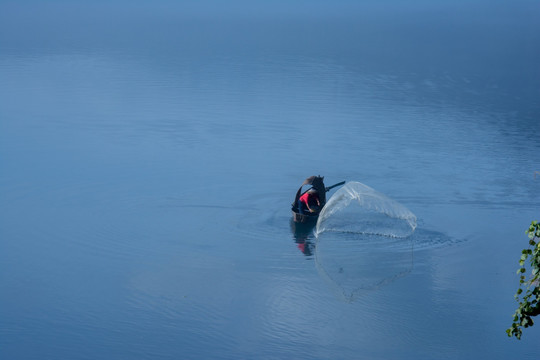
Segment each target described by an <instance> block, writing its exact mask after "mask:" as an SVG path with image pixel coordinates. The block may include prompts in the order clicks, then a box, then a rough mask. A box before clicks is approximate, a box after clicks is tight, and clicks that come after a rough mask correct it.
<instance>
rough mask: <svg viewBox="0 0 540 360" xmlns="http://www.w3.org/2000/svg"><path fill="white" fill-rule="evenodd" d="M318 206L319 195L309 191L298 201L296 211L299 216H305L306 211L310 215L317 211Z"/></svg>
mask: <svg viewBox="0 0 540 360" xmlns="http://www.w3.org/2000/svg"><path fill="white" fill-rule="evenodd" d="M320 206H321V202H320V200H319V193H318V192H317V190H315V189H309V190H308V191H306V192H305V193H304V194H303V195H302V196H300V199H298V211H299V212H300V214H305V213H306V210H307V211H308V212H310V213H316V212H318V211H319V208H320Z"/></svg>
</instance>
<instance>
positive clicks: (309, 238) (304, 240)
mask: <svg viewBox="0 0 540 360" xmlns="http://www.w3.org/2000/svg"><path fill="white" fill-rule="evenodd" d="M291 226H292V228H291V230H292V233H293V237H294V242H295V243H296V246H298V249H300V251H301V252H302V253H303V254H304V255H306V256H312V255H313V252H314V251H315V243H314V242H313V227H314V225H312V224H302V223H295V222H292V221H291Z"/></svg>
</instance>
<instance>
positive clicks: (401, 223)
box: [315, 182, 416, 302]
mask: <svg viewBox="0 0 540 360" xmlns="http://www.w3.org/2000/svg"><path fill="white" fill-rule="evenodd" d="M415 229H416V216H415V215H414V214H413V213H412V212H411V211H410V210H408V209H407V208H406V207H404V206H403V205H401V204H399V203H398V202H396V201H394V200H392V199H390V198H388V197H386V196H385V195H383V194H381V193H379V192H377V191H375V190H374V189H372V188H370V187H369V186H366V185H364V184H362V183H359V182H350V183H348V184H347V185H345V186H344V187H343V188H341V189H340V190H338V191H337V192H336V193H335V194H334V195H333V196H332V198H331V199H330V200H329V201H328V202H327V203H326V205H325V207H324V209H323V211H322V212H321V214H320V215H319V220H318V222H317V227H316V231H315V236H316V239H317V240H316V247H315V263H316V265H317V270H318V272H319V274H320V275H321V276H322V277H323V278H324V279H325V280H327V281H328V282H329V284H330V285H331V286H332V287H333V288H334V289H335V290H337V293H338V295H339V296H340V297H341V298H342V299H343V300H345V301H347V302H351V301H354V300H355V299H356V297H357V296H359V295H360V294H362V293H363V292H364V291H369V290H373V289H377V288H379V287H380V286H383V285H385V284H388V283H390V282H392V281H394V280H396V279H397V278H400V277H402V276H405V275H407V274H408V273H410V271H411V270H412V267H413V240H412V236H410V235H412V233H413V232H414V230H415Z"/></svg>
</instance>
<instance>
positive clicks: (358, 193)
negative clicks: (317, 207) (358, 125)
mask: <svg viewBox="0 0 540 360" xmlns="http://www.w3.org/2000/svg"><path fill="white" fill-rule="evenodd" d="M415 229H416V216H415V215H414V214H413V213H412V212H411V211H410V210H409V209H407V208H406V207H405V206H403V205H401V204H400V203H398V202H396V201H394V200H392V199H390V198H388V197H386V196H385V195H384V194H381V193H379V192H377V191H376V190H374V189H372V188H370V187H369V186H367V185H364V184H362V183H360V182H349V183H347V184H346V185H345V186H344V187H342V188H341V189H339V190H338V191H337V192H336V193H335V194H334V195H333V196H332V197H331V198H330V200H329V201H328V202H327V203H326V205H325V207H324V209H323V210H322V211H321V213H320V215H319V220H318V221H317V228H316V231H315V235H316V236H317V237H318V236H319V235H320V234H321V233H323V232H325V231H334V232H350V233H358V234H371V235H382V236H390V237H398V238H403V237H407V236H409V235H411V234H412V233H413V232H414V230H415Z"/></svg>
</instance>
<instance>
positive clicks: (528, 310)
mask: <svg viewBox="0 0 540 360" xmlns="http://www.w3.org/2000/svg"><path fill="white" fill-rule="evenodd" d="M526 234H528V235H529V248H527V249H524V250H523V251H522V252H521V258H520V260H519V266H520V267H519V269H518V271H517V273H518V275H520V278H519V288H518V290H517V292H516V295H515V296H514V298H515V299H516V301H517V303H518V304H519V306H518V308H517V310H516V312H515V313H514V318H513V320H514V321H513V323H512V326H511V327H510V328H508V329H506V333H507V334H508V336H509V337H512V336H515V337H516V338H517V339H518V340H519V339H521V334H522V332H523V330H522V327H523V328H528V327H529V326H532V325H533V324H534V321H533V319H532V317H534V316H536V315H539V314H540V223H539V222H538V221H533V222H532V223H531V226H530V227H529V229H528V230H527V231H526ZM527 260H529V266H530V269H531V277H530V278H529V279H527V278H526V277H525V272H526V271H527V270H526V267H525V264H526V261H527Z"/></svg>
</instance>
